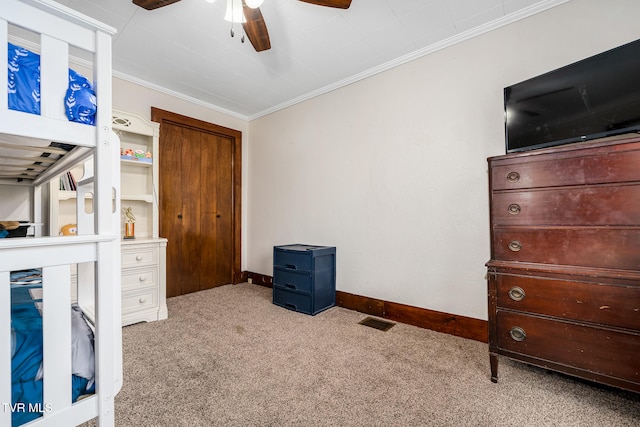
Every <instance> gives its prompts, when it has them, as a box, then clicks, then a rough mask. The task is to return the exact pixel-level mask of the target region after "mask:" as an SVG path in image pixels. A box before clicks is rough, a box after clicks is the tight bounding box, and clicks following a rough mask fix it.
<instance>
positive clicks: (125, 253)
mask: <svg viewBox="0 0 640 427" xmlns="http://www.w3.org/2000/svg"><path fill="white" fill-rule="evenodd" d="M155 264H158V248H157V247H153V246H146V247H136V248H127V249H124V248H123V249H122V268H128V267H137V266H143V265H155Z"/></svg>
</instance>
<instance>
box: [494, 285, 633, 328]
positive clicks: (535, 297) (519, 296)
mask: <svg viewBox="0 0 640 427" xmlns="http://www.w3.org/2000/svg"><path fill="white" fill-rule="evenodd" d="M495 280H496V282H497V301H498V309H502V308H508V309H511V310H517V311H522V312H529V313H537V314H543V315H547V316H553V317H559V318H564V319H571V320H579V321H584V322H591V323H600V324H603V325H609V326H615V327H619V328H628V329H640V283H639V284H638V286H618V285H607V284H601V283H589V282H580V281H570V280H562V279H557V278H547V277H531V276H519V275H511V274H496V275H495Z"/></svg>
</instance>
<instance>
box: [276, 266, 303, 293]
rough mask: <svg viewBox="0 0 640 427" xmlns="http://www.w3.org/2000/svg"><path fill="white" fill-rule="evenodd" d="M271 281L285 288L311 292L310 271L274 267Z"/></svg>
mask: <svg viewBox="0 0 640 427" xmlns="http://www.w3.org/2000/svg"><path fill="white" fill-rule="evenodd" d="M273 283H274V284H276V285H280V286H282V287H283V288H287V289H294V290H298V291H304V292H311V290H312V283H313V280H312V276H311V273H310V272H305V271H296V270H288V269H284V268H280V267H274V269H273Z"/></svg>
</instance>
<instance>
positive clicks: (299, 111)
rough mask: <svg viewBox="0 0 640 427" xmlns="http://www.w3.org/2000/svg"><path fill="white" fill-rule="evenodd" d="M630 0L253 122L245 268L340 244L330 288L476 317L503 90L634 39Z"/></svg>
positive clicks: (582, 8) (583, 8) (635, 6)
mask: <svg viewBox="0 0 640 427" xmlns="http://www.w3.org/2000/svg"><path fill="white" fill-rule="evenodd" d="M639 13H640V2H637V1H634V0H615V1H608V2H602V1H598V0H573V1H571V2H568V3H565V4H563V5H561V6H558V7H556V8H553V9H551V10H548V11H546V12H543V13H540V14H538V15H535V16H533V17H529V18H527V19H525V20H522V21H519V22H516V23H513V24H511V25H508V26H506V27H503V28H501V29H498V30H494V31H492V32H490V33H487V34H484V35H482V36H479V37H477V38H474V39H472V40H468V41H465V42H462V43H459V44H457V45H454V46H451V47H449V48H446V49H444V50H441V51H439V52H436V53H433V54H431V55H428V56H425V57H423V58H420V59H418V60H415V61H413V62H411V63H407V64H405V65H402V66H400V67H397V68H395V69H392V70H390V71H387V72H384V73H382V74H378V75H376V76H373V77H370V78H368V79H366V80H364V81H361V82H358V83H355V84H352V85H350V86H347V87H344V88H342V89H339V90H336V91H334V92H331V93H328V94H325V95H323V96H320V97H317V98H314V99H312V100H309V101H306V102H304V103H302V104H298V105H295V106H293V107H290V108H288V109H286V110H282V111H279V112H276V113H273V114H271V115H268V116H265V117H262V118H259V119H256V120H253V121H251V122H250V125H249V130H250V133H251V135H252V137H251V140H250V141H249V163H248V167H249V171H250V172H249V181H248V200H249V203H248V204H249V208H248V210H247V213H246V215H247V228H246V229H245V232H246V233H247V243H248V244H247V246H245V250H246V253H247V265H246V269H248V270H250V271H255V272H259V273H262V274H269V275H270V274H272V266H271V263H272V248H273V245H278V244H286V243H310V244H321V245H335V246H336V247H337V254H338V256H337V262H338V273H337V276H338V277H337V288H338V289H339V290H341V291H345V292H350V293H355V294H359V295H366V296H370V297H374V298H380V299H384V300H389V301H394V302H399V303H404V304H410V305H413V306H418V307H424V308H428V309H432V310H438V311H443V312H449V313H454V314H459V315H465V316H469V317H474V318H479V319H486V318H487V308H486V283H485V267H484V263H485V262H486V261H487V260H488V259H489V230H488V227H489V214H488V195H487V185H488V184H487V165H486V158H487V157H488V156H493V155H499V154H503V153H504V122H503V105H502V102H503V98H502V88H503V87H505V86H507V85H510V84H513V83H516V82H518V81H522V80H524V79H527V78H529V77H533V76H535V75H538V74H541V73H544V72H547V71H550V70H553V69H555V68H558V67H560V66H563V65H566V64H569V63H571V62H574V61H576V60H579V59H582V58H585V57H587V56H591V55H593V54H596V53H599V52H601V51H603V50H607V49H609V48H612V47H615V46H618V45H620V44H623V43H626V42H629V41H631V40H634V39H637V38H640V26H638V25H637V22H636V21H637V19H636V17H637V16H638V14H639Z"/></svg>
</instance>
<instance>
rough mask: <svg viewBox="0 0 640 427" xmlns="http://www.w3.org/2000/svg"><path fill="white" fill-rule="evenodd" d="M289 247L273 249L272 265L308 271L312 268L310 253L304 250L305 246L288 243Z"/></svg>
mask: <svg viewBox="0 0 640 427" xmlns="http://www.w3.org/2000/svg"><path fill="white" fill-rule="evenodd" d="M289 247H290V248H291V249H281V248H276V249H275V250H274V251H273V265H274V267H283V268H288V269H290V270H305V271H309V270H311V269H312V268H313V257H312V256H311V255H312V254H311V253H308V252H306V249H305V247H303V246H301V245H295V246H294V245H290V246H289ZM298 248H299V249H298Z"/></svg>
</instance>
